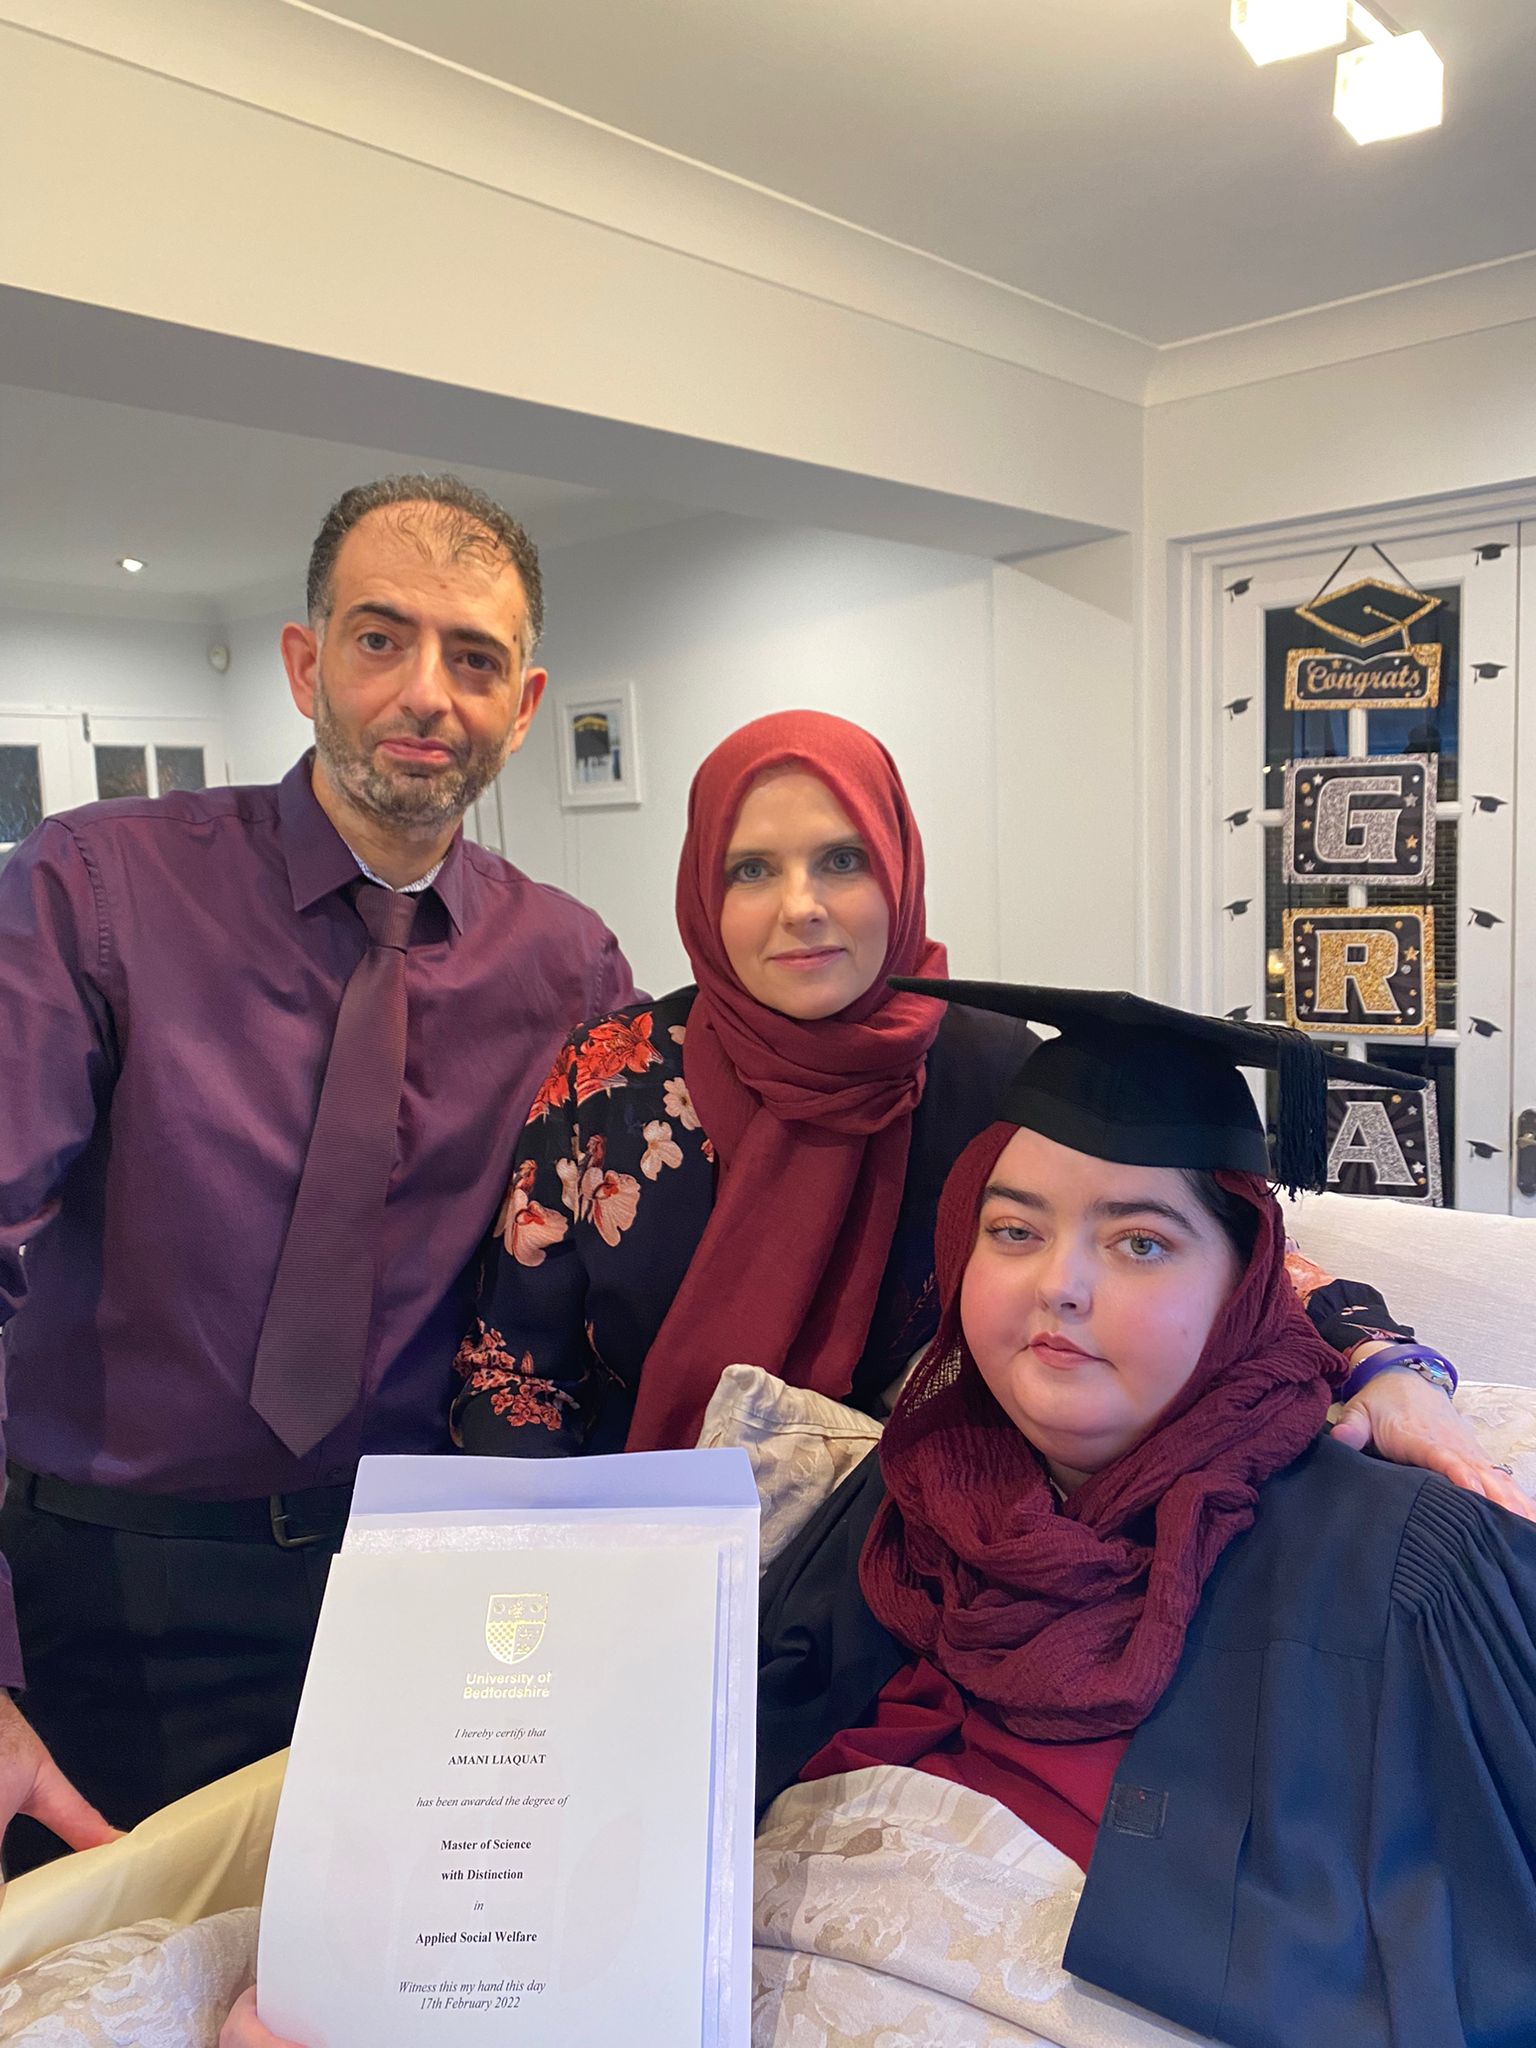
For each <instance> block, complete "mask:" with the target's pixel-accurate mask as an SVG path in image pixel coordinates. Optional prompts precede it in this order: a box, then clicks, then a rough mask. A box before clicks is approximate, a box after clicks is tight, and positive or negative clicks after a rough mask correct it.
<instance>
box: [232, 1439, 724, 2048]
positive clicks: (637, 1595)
mask: <svg viewBox="0 0 1536 2048" xmlns="http://www.w3.org/2000/svg"><path fill="white" fill-rule="evenodd" d="M370 1464H372V1465H379V1466H387V1467H392V1468H395V1469H394V1470H393V1471H392V1472H391V1473H387V1474H384V1475H381V1477H382V1478H383V1479H384V1480H386V1481H387V1484H386V1485H385V1486H384V1487H383V1490H382V1491H381V1489H380V1487H379V1486H378V1485H375V1484H374V1483H373V1475H369V1476H368V1479H367V1482H366V1483H365V1481H364V1480H361V1479H360V1483H359V1490H358V1496H357V1503H356V1505H355V1507H354V1513H353V1520H352V1523H351V1524H350V1525H349V1528H348V1535H347V1541H346V1545H345V1547H344V1549H343V1551H342V1554H341V1555H340V1556H339V1557H338V1558H337V1559H336V1561H335V1563H334V1564H333V1566H332V1571H331V1579H330V1583H329V1585H328V1588H327V1592H326V1598H325V1605H324V1609H323V1612H322V1615H321V1620H320V1628H319V1633H318V1635H317V1638H316V1643H315V1650H314V1655H313V1658H312V1661H311V1665H310V1671H309V1677H308V1680H307V1681H306V1685H305V1690H304V1699H303V1704H302V1706H301V1709H300V1713H299V1719H298V1725H297V1728H296V1730H295V1733H294V1740H293V1749H292V1754H291V1759H290V1763H289V1768H288V1775H287V1779H286V1782H285V1785H284V1789H283V1798H282V1806H281V1809H280V1811H279V1815H278V1822H277V1830H276V1835H275V1838H274V1842H273V1850H272V1860H271V1864H270V1866H269V1869H268V1875H267V1890H266V1896H265V1899H264V1901H263V1906H262V1928H261V1954H260V1967H259V1971H258V1979H257V1985H258V2004H259V2009H260V2012H261V2015H262V2018H263V2019H264V2020H265V2022H266V2024H267V2025H268V2026H269V2027H272V2028H273V2029H274V2030H275V2031H276V2032H278V2033H279V2034H282V2035H284V2036H286V2037H288V2038H291V2039H294V2040H298V2041H302V2042H304V2043H305V2044H306V2048H365V2044H366V2048H430V2044H434V2043H438V2042H442V2043H444V2044H447V2043H464V2044H467V2048H469V2044H481V2043H486V2044H489V2043H493V2042H494V2043H495V2044H497V2048H511V2044H517V2048H577V2044H587V2043H591V2042H598V2041H618V2040H623V2041H624V2042H625V2043H626V2044H635V2048H649V2044H654V2048H691V2044H694V2043H699V2044H700V2048H747V2043H748V2039H749V1998H750V1991H749V1982H748V1971H749V1965H750V1892H751V1883H750V1855H751V1840H752V1786H751V1775H752V1762H753V1751H754V1743H753V1706H754V1691H755V1677H756V1672H755V1665H756V1659H755V1633H756V1631H755V1610H756V1547H757V1546H756V1494H755V1491H754V1490H753V1488H752V1481H751V1475H750V1471H749V1470H748V1469H747V1467H746V1461H745V1458H744V1456H743V1454H741V1453H739V1452H665V1453H657V1454H654V1455H651V1456H647V1457H626V1458H612V1459H579V1460H571V1461H568V1462H567V1461H560V1462H559V1463H554V1462H551V1461H532V1460H520V1459H507V1460H502V1459H467V1458H466V1459H389V1460H369V1461H365V1474H366V1472H367V1466H368V1465H370ZM484 1466H492V1467H496V1468H499V1469H498V1470H496V1471H494V1472H492V1473H490V1474H485V1473H483V1472H479V1471H477V1470H476V1469H475V1468H477V1467H484ZM408 1467H417V1468H420V1467H429V1468H431V1471H430V1473H429V1474H421V1473H419V1472H418V1473H417V1474H415V1475H413V1474H411V1473H409V1472H407V1471H404V1470H402V1469H401V1468H408ZM605 1467H609V1468H614V1467H622V1468H627V1469H625V1470H623V1471H622V1472H616V1471H608V1472H605V1471H604V1470H603V1468H605ZM509 1468H510V1469H509ZM647 1468H649V1469H647ZM413 1477H414V1478H430V1482H431V1483H430V1486H429V1487H428V1488H427V1490H426V1492H425V1494H424V1493H423V1491H422V1489H421V1487H420V1486H414V1485H413V1484H412V1479H413ZM487 1485H489V1487H490V1490H491V1492H492V1493H493V1494H500V1495H501V1496H502V1505H500V1506H497V1507H486V1506H477V1505H474V1504H473V1501H474V1500H475V1499H476V1498H484V1497H485V1488H486V1486H487ZM445 1487H446V1489H447V1493H448V1494H452V1493H453V1492H455V1491H458V1492H459V1494H460V1496H461V1497H460V1499H459V1501H458V1502H457V1504H455V1505H451V1506H439V1507H434V1508H425V1509H424V1508H422V1507H420V1506H416V1505H411V1506H405V1507H400V1508H394V1507H383V1506H381V1504H380V1503H381V1501H383V1500H386V1499H395V1500H408V1501H411V1502H418V1501H421V1500H422V1499H423V1498H426V1499H439V1500H440V1499H443V1498H444V1497H445V1495H444V1488H445ZM509 1491H510V1492H512V1493H516V1494H520V1495H521V1496H522V1497H523V1499H524V1501H525V1503H526V1504H525V1505H522V1506H513V1505H511V1504H510V1502H509V1501H508V1500H507V1499H506V1495H507V1494H508V1492H509ZM466 1493H467V1496H468V1500H467V1501H466V1498H465V1495H466ZM562 1496H564V1497H563V1498H562ZM579 1501H584V1503H585V1504H578V1502H579ZM599 1503H605V1504H599Z"/></svg>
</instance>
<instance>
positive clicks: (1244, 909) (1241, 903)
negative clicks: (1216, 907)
mask: <svg viewBox="0 0 1536 2048" xmlns="http://www.w3.org/2000/svg"><path fill="white" fill-rule="evenodd" d="M1252 901H1253V898H1252V897H1251V896H1236V897H1234V898H1233V900H1232V901H1231V902H1230V903H1223V905H1222V906H1221V907H1222V909H1223V910H1224V911H1225V912H1226V913H1227V915H1228V917H1246V916H1247V915H1248V906H1249V904H1250V903H1251V902H1252Z"/></svg>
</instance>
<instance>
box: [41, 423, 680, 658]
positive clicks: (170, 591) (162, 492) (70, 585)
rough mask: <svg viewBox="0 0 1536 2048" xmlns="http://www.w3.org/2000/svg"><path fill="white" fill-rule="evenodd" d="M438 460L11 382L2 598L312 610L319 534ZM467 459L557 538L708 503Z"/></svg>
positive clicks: (509, 503) (576, 537)
mask: <svg viewBox="0 0 1536 2048" xmlns="http://www.w3.org/2000/svg"><path fill="white" fill-rule="evenodd" d="M434 466H438V465H434V463H433V461H432V459H431V456H430V454H428V455H423V453H422V452H421V451H420V450H418V451H417V452H416V453H415V454H413V455H408V454H402V453H401V452H400V451H398V450H388V449H381V448H357V447H352V446H348V445H345V444H343V443H341V442H337V441H320V440H313V439H310V438H308V437H306V436H304V435H300V434H281V433H272V432H268V431H266V430H264V429H261V428H257V427H246V426H230V425H227V424H224V423H222V422H219V421H215V420H202V419H187V418H183V417H181V416H180V415H178V414H175V413H165V412H149V411H145V410H142V409H140V408H139V407H137V406H129V405H112V404H107V403H105V402H103V401H101V400H99V399H92V398H75V397H69V396H65V395H62V394H60V393H57V392H50V391H34V390H24V389H22V388H21V387H19V386H17V385H12V384H0V468H3V472H4V476H5V489H4V491H3V492H0V596H3V599H4V601H5V602H7V603H9V604H12V605H25V604H28V603H32V604H37V605H41V606H49V605H55V604H61V603H62V604H70V605H75V604H84V605H85V606H87V607H89V608H91V609H103V608H111V609H114V610H120V611H123V612H127V613H138V614H140V615H142V616H145V617H158V618H176V617H186V618H231V617H238V616H240V615H241V614H242V613H250V612H254V611H256V610H258V609H266V608H267V607H268V606H276V605H283V604H294V605H297V604H299V603H301V602H302V598H303V589H304V571H305V565H306V563H307V561H308V558H309V548H310V543H311V541H312V540H313V539H314V536H315V532H316V530H317V529H318V527H319V525H320V522H321V520H322V519H323V518H324V517H325V513H326V510H327V508H328V507H329V505H330V504H331V503H332V502H333V500H334V499H335V498H337V497H338V496H339V495H340V493H341V492H342V491H344V490H345V489H346V488H347V487H348V486H349V485H350V484H354V483H361V482H364V481H366V480H368V479H369V478H372V477H378V476H386V475H388V474H390V473H391V472H393V471H399V470H421V469H428V470H430V469H432V468H433V467H434ZM442 466H446V465H442ZM452 467H453V469H454V472H455V474H457V475H459V476H462V477H464V478H466V479H467V480H468V481H469V482H470V483H474V484H478V485H479V486H480V487H481V488H482V489H483V490H487V491H489V492H490V493H491V495H492V496H493V497H495V498H496V499H498V500H499V502H500V503H502V504H503V505H505V506H506V507H507V508H508V510H509V511H511V512H512V513H513V514H514V516H515V517H517V518H519V519H521V520H522V521H523V523H524V524H525V525H526V526H527V528H528V530H529V532H530V533H531V534H532V536H533V538H534V540H535V542H536V543H537V544H538V545H539V547H540V548H541V549H548V548H550V547H556V546H564V545H567V544H569V543H571V542H574V541H583V540H595V539H598V538H600V537H602V536H604V535H607V534H614V533H623V532H627V531H629V530H631V529H633V528H637V527H642V526H657V525H665V524H667V523H669V522H671V521H673V520H678V519H686V518H690V517H692V516H694V512H695V509H696V508H691V507H688V506H677V505H666V504H662V503H659V502H656V501H650V500H643V499H634V498H620V497H615V496H612V495H610V494H609V493H608V492H606V491H598V490H588V489H585V488H582V487H581V486H578V485H575V484H560V483H551V482H549V481H548V480H547V479H545V478H541V477H526V476H516V475H513V474H511V473H510V472H508V471H505V470H494V469H475V468H473V467H469V466H467V465H465V464H463V463H454V464H453V465H452ZM122 555H136V556H138V557H139V558H140V559H141V560H142V561H143V562H144V563H146V565H147V566H146V568H145V569H144V571H143V573H142V574H141V575H139V576H133V577H130V576H128V575H126V574H125V573H124V572H123V571H122V570H121V569H120V568H119V567H118V566H117V563H118V558H119V556H122Z"/></svg>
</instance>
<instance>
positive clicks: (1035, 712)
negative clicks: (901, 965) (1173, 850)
mask: <svg viewBox="0 0 1536 2048" xmlns="http://www.w3.org/2000/svg"><path fill="white" fill-rule="evenodd" d="M1133 570H1134V557H1133V550H1132V544H1131V542H1130V541H1129V540H1128V539H1123V540H1112V541H1100V542H1096V543H1094V544H1092V545H1090V546H1088V547H1081V548H1069V549H1067V550H1066V551H1065V552H1063V553H1061V554H1055V555H1042V556H1040V557H1038V558H1037V559H1035V560H1033V561H1029V562H1022V563H1018V564H1015V565H1013V566H1012V567H1000V568H998V569H997V570H996V571H995V575H994V586H993V596H994V604H995V626H994V632H995V647H996V678H997V707H996V729H997V780H998V797H997V869H998V913H999V919H1000V923H1001V939H1000V972H1001V973H1002V975H1003V976H1004V977H1005V978H1006V979H1008V980H1010V981H1036V982H1045V983H1048V984H1055V985H1058V986H1064V987H1088V988H1093V987H1104V988H1128V987H1130V986H1132V984H1133V982H1134V978H1135V971H1136V891H1135V887H1134V877H1135V871H1136V859H1137V847H1136V776H1137V751H1136V729H1135V692H1134V688H1133V674H1134V660H1133V657H1134V644H1133V634H1134V628H1133V597H1134V588H1135V578H1134V574H1133Z"/></svg>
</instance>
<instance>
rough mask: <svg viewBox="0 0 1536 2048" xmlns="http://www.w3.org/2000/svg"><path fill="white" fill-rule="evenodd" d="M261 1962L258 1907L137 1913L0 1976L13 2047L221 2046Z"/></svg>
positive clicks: (6, 2032)
mask: <svg viewBox="0 0 1536 2048" xmlns="http://www.w3.org/2000/svg"><path fill="white" fill-rule="evenodd" d="M255 1965H256V1910H255V1908H254V1907H253V1906H238V1907H236V1908H235V1910H234V1911H233V1912H229V1913H219V1914H217V1915H215V1916H214V1918H213V1919H211V1920H200V1921H199V1922H198V1923H197V1924H196V1925H195V1926H192V1927H182V1926H179V1925H178V1924H177V1923H176V1922H175V1921H174V1920H166V1919H155V1920H144V1921H141V1922H140V1923H139V1924H138V1925H137V1926H135V1927H120V1928H118V1929H117V1930H116V1931H115V1932H114V1933H112V1934H100V1935H97V1936H96V1937H95V1939H94V1940H91V1941H82V1942H76V1943H74V1944H73V1945H72V1946H71V1947H69V1948H66V1949H61V1950H58V1951H56V1952H55V1953H54V1954H53V1955H50V1956H45V1957H43V1958H42V1959H41V1960H40V1961H37V1962H34V1963H29V1964H28V1965H27V1967H26V1968H25V1969H24V1970H20V1971H18V1972H16V1974H15V1975H14V1976H11V1977H9V1978H7V1979H6V1980H5V1981H4V1982H3V1983H0V2041H4V2042H6V2043H7V2048H216V2044H217V2042H218V2038H219V2028H220V2027H221V2026H222V2025H223V2023H224V2018H225V2015H226V2014H227V2013H228V2011H229V2008H230V2007H231V2005H233V2004H234V2002H235V2000H236V1999H237V1998H238V1997H239V1996H240V1993H241V1992H242V1991H243V1990H244V1989H245V1987H246V1986H247V1985H248V1984H249V1983H250V1982H251V1979H252V1976H253V1975H254V1972H255Z"/></svg>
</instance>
